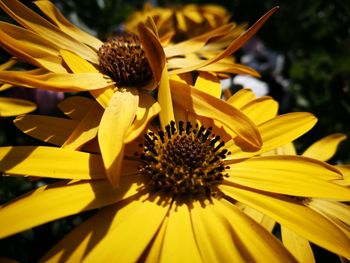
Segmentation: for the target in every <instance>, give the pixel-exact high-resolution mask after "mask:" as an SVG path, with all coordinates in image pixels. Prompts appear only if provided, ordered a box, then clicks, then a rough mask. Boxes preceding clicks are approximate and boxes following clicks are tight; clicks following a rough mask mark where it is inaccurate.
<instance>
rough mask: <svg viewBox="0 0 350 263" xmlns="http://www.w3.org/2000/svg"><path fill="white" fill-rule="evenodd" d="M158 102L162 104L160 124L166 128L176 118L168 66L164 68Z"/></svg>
mask: <svg viewBox="0 0 350 263" xmlns="http://www.w3.org/2000/svg"><path fill="white" fill-rule="evenodd" d="M158 103H159V105H160V113H159V120H160V124H161V127H162V128H163V129H165V126H167V125H169V124H170V122H171V121H173V120H175V116H174V110H173V102H172V94H171V91H170V83H169V79H168V71H167V69H166V67H164V68H163V72H162V77H161V80H160V84H159V88H158Z"/></svg>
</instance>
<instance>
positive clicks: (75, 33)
mask: <svg viewBox="0 0 350 263" xmlns="http://www.w3.org/2000/svg"><path fill="white" fill-rule="evenodd" d="M34 4H35V5H36V6H37V7H39V9H40V10H41V11H42V12H43V13H44V14H45V15H46V16H47V17H48V18H49V19H50V21H51V22H53V23H54V24H55V25H56V26H58V28H59V29H61V30H62V31H63V32H64V33H66V34H67V35H69V36H71V37H73V38H74V39H76V40H77V41H79V42H83V43H84V44H86V45H88V46H90V47H92V48H94V49H95V50H98V49H99V47H100V46H101V45H102V44H103V42H102V41H100V40H99V39H97V38H95V37H94V36H92V35H90V34H88V33H86V32H84V31H82V30H80V29H79V28H77V27H76V26H74V25H73V24H72V23H70V22H69V21H68V20H67V19H66V18H65V17H64V16H63V15H62V14H61V12H60V11H59V10H58V9H57V8H56V7H55V6H54V5H53V4H52V3H51V2H50V1H47V0H39V1H34Z"/></svg>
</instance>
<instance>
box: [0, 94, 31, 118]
mask: <svg viewBox="0 0 350 263" xmlns="http://www.w3.org/2000/svg"><path fill="white" fill-rule="evenodd" d="M34 110H36V105H35V104H34V103H33V102H31V101H28V100H22V99H14V98H2V97H0V117H11V116H17V115H20V114H25V113H29V112H32V111H34Z"/></svg>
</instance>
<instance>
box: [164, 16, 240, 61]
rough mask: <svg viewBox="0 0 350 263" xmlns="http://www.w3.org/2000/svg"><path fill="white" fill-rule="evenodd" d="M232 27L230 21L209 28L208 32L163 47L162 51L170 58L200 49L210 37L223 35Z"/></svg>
mask: <svg viewBox="0 0 350 263" xmlns="http://www.w3.org/2000/svg"><path fill="white" fill-rule="evenodd" d="M233 27H234V26H233V24H232V23H230V24H226V25H223V26H221V27H219V28H217V29H214V30H211V31H210V32H208V33H205V34H202V35H200V36H197V37H194V38H191V39H188V40H186V41H182V42H180V43H178V44H175V45H172V46H168V47H165V48H164V52H165V54H166V57H167V58H170V57H176V56H179V55H185V54H188V53H193V52H196V51H197V50H200V49H201V48H202V47H203V46H204V45H205V44H206V43H207V42H208V41H209V40H210V39H211V38H215V37H221V36H224V35H225V34H227V33H228V32H229V31H230V30H232V28H233Z"/></svg>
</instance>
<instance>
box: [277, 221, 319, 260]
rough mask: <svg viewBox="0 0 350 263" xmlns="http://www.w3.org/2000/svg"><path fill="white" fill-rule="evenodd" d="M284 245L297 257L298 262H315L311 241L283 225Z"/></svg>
mask: <svg viewBox="0 0 350 263" xmlns="http://www.w3.org/2000/svg"><path fill="white" fill-rule="evenodd" d="M281 235H282V241H283V245H284V246H285V247H286V248H287V249H288V250H289V251H290V252H291V253H292V254H293V255H294V256H295V257H296V259H297V260H298V262H310V263H312V262H315V258H314V254H313V253H312V249H311V246H310V243H309V242H308V241H307V240H306V239H305V238H303V237H301V236H299V235H297V234H295V233H294V232H293V231H290V230H289V229H288V228H287V227H285V226H283V225H282V226H281Z"/></svg>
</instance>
